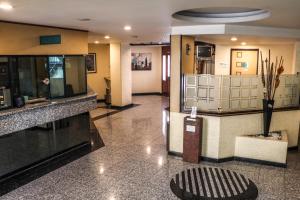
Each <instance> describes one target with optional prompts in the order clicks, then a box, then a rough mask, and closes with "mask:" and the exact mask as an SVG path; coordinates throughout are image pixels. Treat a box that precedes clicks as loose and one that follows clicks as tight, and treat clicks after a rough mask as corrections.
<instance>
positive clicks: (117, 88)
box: [109, 43, 122, 106]
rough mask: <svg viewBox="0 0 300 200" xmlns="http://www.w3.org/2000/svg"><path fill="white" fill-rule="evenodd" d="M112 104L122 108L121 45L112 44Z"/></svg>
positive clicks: (110, 49)
mask: <svg viewBox="0 0 300 200" xmlns="http://www.w3.org/2000/svg"><path fill="white" fill-rule="evenodd" d="M109 51H110V53H109V54H110V78H111V104H112V105H113V106H122V79H121V59H120V58H121V45H120V43H111V44H110V48H109Z"/></svg>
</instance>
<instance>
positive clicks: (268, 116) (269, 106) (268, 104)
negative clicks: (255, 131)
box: [263, 99, 274, 137]
mask: <svg viewBox="0 0 300 200" xmlns="http://www.w3.org/2000/svg"><path fill="white" fill-rule="evenodd" d="M273 107H274V100H266V99H263V111H264V116H263V117H264V136H265V137H268V136H269V131H270V125H271V120H272V113H273Z"/></svg>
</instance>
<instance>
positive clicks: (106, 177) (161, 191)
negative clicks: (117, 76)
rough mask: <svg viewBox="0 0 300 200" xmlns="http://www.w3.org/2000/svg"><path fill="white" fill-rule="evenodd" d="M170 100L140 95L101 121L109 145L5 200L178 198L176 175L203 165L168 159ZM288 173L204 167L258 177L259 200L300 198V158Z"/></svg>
mask: <svg viewBox="0 0 300 200" xmlns="http://www.w3.org/2000/svg"><path fill="white" fill-rule="evenodd" d="M167 102H168V100H167V99H166V98H164V97H159V96H147V97H134V103H138V104H141V105H140V106H138V107H134V108H131V109H128V110H125V111H122V112H119V113H116V114H114V115H111V116H109V117H105V118H102V119H99V120H96V121H95V125H96V127H97V128H98V129H99V131H100V132H101V136H102V138H103V140H104V143H105V145H106V146H105V147H103V148H101V149H99V150H97V151H94V152H92V153H90V154H88V155H86V156H84V157H82V158H80V159H78V160H76V161H74V162H72V163H69V164H68V165H66V166H64V167H61V168H59V169H57V170H55V171H53V172H50V173H49V174H47V175H45V176H43V177H41V178H39V179H36V180H35V181H33V182H30V183H29V184H27V185H24V186H22V187H20V188H18V189H16V190H14V191H12V192H10V193H8V194H6V195H4V196H2V197H1V199H8V200H16V199H22V200H31V199H34V200H36V199H51V200H52V199H72V200H75V199H78V200H84V199H105V200H119V199H139V200H148V199H159V200H161V199H177V198H176V197H175V195H173V194H172V192H171V190H170V188H169V184H170V180H171V178H172V177H173V176H174V174H176V173H178V172H180V171H181V170H184V169H186V168H191V167H198V166H199V165H196V164H189V163H186V162H183V161H181V159H179V158H175V157H172V156H168V155H167V153H166V147H165V135H166V132H165V131H164V130H165V124H163V123H162V121H163V119H164V118H166V116H167V113H166V111H164V109H163V108H164V107H167ZM288 160H289V166H288V168H287V169H282V168H276V167H269V166H262V165H256V164H245V163H242V162H236V161H232V162H226V163H222V164H212V163H206V162H202V163H201V165H202V166H217V167H222V168H225V169H231V170H234V171H236V172H238V173H241V174H243V175H245V176H247V177H249V178H250V179H252V180H253V181H254V182H255V184H256V185H257V187H258V190H259V198H258V199H264V200H267V199H274V200H275V199H276V200H288V199H290V200H296V199H300V154H299V153H298V152H294V153H290V154H289V158H288Z"/></svg>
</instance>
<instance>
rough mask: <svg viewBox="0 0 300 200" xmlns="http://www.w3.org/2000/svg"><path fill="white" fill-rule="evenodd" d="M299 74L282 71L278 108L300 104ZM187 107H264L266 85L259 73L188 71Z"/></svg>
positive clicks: (226, 109)
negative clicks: (230, 73)
mask: <svg viewBox="0 0 300 200" xmlns="http://www.w3.org/2000/svg"><path fill="white" fill-rule="evenodd" d="M299 80H300V76H299V75H281V76H280V85H279V87H278V88H277V90H276V95H275V105H274V107H275V108H283V107H297V106H299ZM183 96H184V98H183V99H184V110H186V111H187V110H190V109H191V107H192V106H196V107H197V108H198V110H199V111H212V112H234V111H247V110H261V109H262V99H263V86H262V83H261V77H260V76H259V75H240V76H236V75H208V74H206V75H185V76H184V95H183Z"/></svg>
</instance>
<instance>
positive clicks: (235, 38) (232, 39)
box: [230, 37, 238, 42]
mask: <svg viewBox="0 0 300 200" xmlns="http://www.w3.org/2000/svg"><path fill="white" fill-rule="evenodd" d="M230 40H231V41H233V42H235V41H237V40H238V39H237V37H232V38H230Z"/></svg>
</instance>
